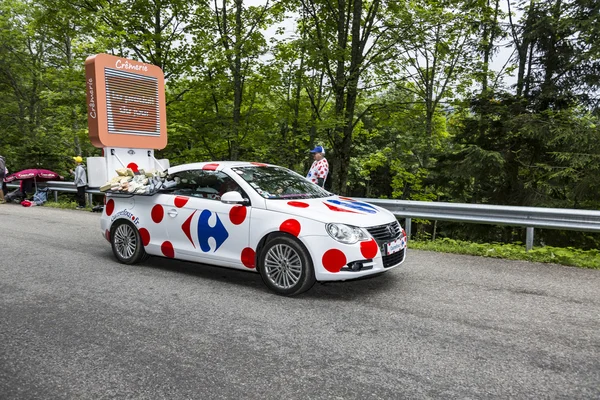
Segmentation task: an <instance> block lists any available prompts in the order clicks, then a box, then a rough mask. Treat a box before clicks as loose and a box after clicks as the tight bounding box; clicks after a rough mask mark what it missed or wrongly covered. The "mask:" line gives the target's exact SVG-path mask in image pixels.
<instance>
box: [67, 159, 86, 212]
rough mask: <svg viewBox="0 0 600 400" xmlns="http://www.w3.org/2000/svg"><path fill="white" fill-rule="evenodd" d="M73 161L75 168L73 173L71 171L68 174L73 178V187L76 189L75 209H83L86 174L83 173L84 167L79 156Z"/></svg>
mask: <svg viewBox="0 0 600 400" xmlns="http://www.w3.org/2000/svg"><path fill="white" fill-rule="evenodd" d="M73 161H75V164H77V166H76V167H75V171H73V170H72V169H71V170H70V172H71V173H72V174H73V175H74V176H75V179H74V180H73V181H74V183H75V186H76V187H77V207H76V208H77V209H81V208H85V189H86V188H87V174H86V172H85V167H84V166H83V158H81V156H75V157H73Z"/></svg>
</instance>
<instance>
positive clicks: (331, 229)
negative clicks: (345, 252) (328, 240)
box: [325, 224, 370, 244]
mask: <svg viewBox="0 0 600 400" xmlns="http://www.w3.org/2000/svg"><path fill="white" fill-rule="evenodd" d="M325 229H326V230H327V233H329V236H331V237H332V238H334V239H335V240H337V241H338V242H341V243H345V244H354V243H356V242H358V241H360V240H369V239H370V236H369V234H368V233H367V231H365V230H364V229H363V228H359V227H356V226H352V225H346V224H327V225H325Z"/></svg>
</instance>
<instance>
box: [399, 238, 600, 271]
mask: <svg viewBox="0 0 600 400" xmlns="http://www.w3.org/2000/svg"><path fill="white" fill-rule="evenodd" d="M408 247H409V249H418V250H429V251H437V252H441V253H454V254H467V255H473V256H480V257H493V258H504V259H508V260H525V261H534V262H541V263H554V264H562V265H568V266H573V267H580V268H592V269H600V251H598V250H581V249H577V248H574V247H567V248H562V247H552V246H544V247H534V248H533V249H532V250H530V251H526V250H525V245H524V244H503V243H472V242H464V241H460V240H453V239H448V238H443V239H436V240H433V241H432V240H411V241H409V244H408Z"/></svg>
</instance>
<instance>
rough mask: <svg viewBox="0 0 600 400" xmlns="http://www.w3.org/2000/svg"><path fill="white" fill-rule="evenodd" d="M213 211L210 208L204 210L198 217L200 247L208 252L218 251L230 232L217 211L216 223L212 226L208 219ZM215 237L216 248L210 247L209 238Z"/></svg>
mask: <svg viewBox="0 0 600 400" xmlns="http://www.w3.org/2000/svg"><path fill="white" fill-rule="evenodd" d="M212 214H213V213H212V212H211V211H209V210H204V211H202V213H201V214H200V218H198V242H200V249H202V251H203V252H205V253H208V252H209V251H211V250H212V251H217V249H218V248H219V247H221V245H222V244H223V243H224V242H225V240H227V238H228V237H229V233H228V232H227V229H225V226H224V225H223V223H222V222H221V220H220V219H219V216H218V215H217V214H216V213H215V219H216V221H217V222H216V223H215V226H210V225H209V224H208V220H209V218H210V216H211V215H212ZM210 238H213V239H214V240H215V243H216V247H215V248H214V249H211V248H210V245H209V244H208V239H210Z"/></svg>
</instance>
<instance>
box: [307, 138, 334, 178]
mask: <svg viewBox="0 0 600 400" xmlns="http://www.w3.org/2000/svg"><path fill="white" fill-rule="evenodd" d="M310 153H311V154H312V155H313V157H314V160H315V161H313V163H312V165H311V167H310V169H309V170H308V175H306V179H308V180H309V181H311V182H313V183H316V184H317V185H319V186H321V187H324V186H325V181H326V180H327V174H328V173H329V163H328V162H327V159H326V158H325V149H324V148H323V146H315V148H314V149H312V150H311V151H310Z"/></svg>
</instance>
